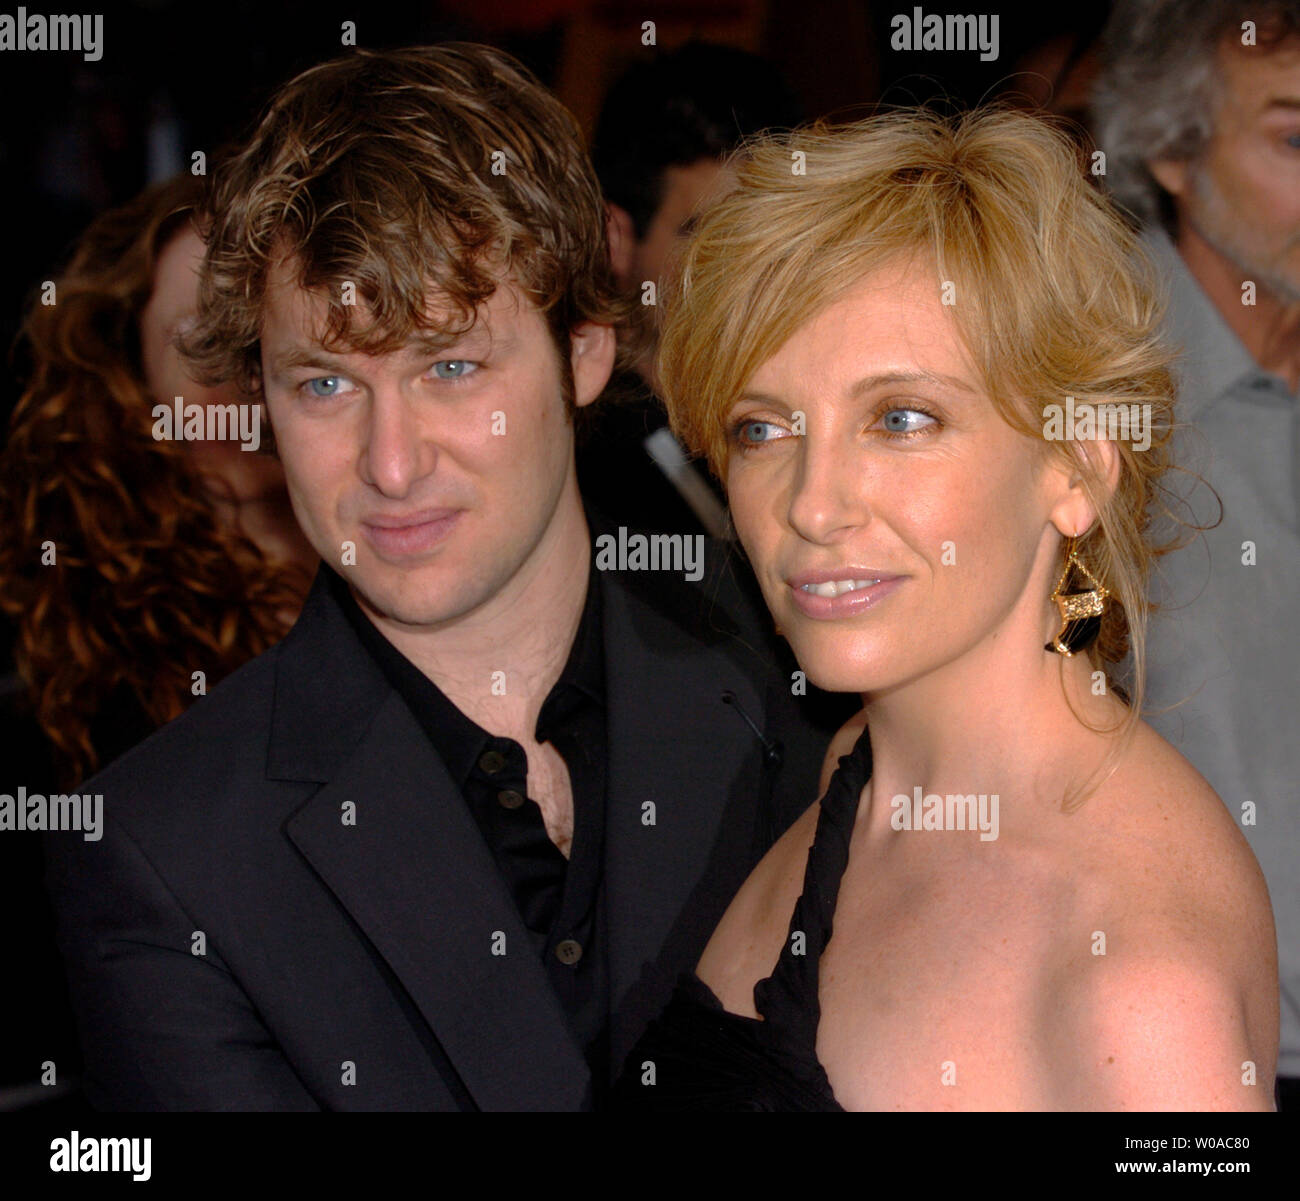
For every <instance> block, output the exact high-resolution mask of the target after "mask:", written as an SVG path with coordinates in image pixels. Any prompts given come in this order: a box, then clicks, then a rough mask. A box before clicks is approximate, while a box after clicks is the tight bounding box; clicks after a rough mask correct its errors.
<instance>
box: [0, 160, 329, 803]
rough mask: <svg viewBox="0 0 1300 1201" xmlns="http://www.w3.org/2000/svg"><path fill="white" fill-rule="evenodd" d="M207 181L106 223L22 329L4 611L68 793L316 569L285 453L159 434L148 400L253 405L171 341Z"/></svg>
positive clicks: (181, 180)
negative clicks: (25, 370)
mask: <svg viewBox="0 0 1300 1201" xmlns="http://www.w3.org/2000/svg"><path fill="white" fill-rule="evenodd" d="M200 188H201V180H198V179H195V178H193V177H189V176H182V177H178V178H177V179H175V180H173V181H170V182H167V183H162V184H158V185H155V186H154V187H152V188H150V189H148V190H147V191H145V192H143V193H142V194H141V195H140V196H138V197H136V198H135V199H134V200H132V201H130V202H129V203H127V204H125V205H122V206H121V207H119V208H117V209H114V210H113V211H111V212H108V213H105V214H103V215H102V216H100V217H99V218H98V219H97V220H96V221H95V222H94V223H93V224H92V225H91V226H90V227H89V228H88V229H87V230H86V232H85V233H84V235H83V236H82V237H81V239H80V240H79V242H78V243H77V245H76V246H75V248H74V250H73V252H72V255H71V258H70V260H69V262H68V264H67V267H66V269H65V270H64V271H63V272H62V274H61V275H60V276H59V277H57V278H56V280H55V281H54V282H55V291H54V303H52V304H47V303H43V299H44V298H41V297H38V298H37V299H36V301H35V303H33V305H32V306H31V309H30V311H29V313H28V315H27V318H26V321H25V323H24V327H23V332H22V337H23V338H24V339H25V340H26V343H27V349H28V352H29V355H30V359H31V363H32V370H31V374H30V378H29V379H28V380H27V385H26V388H25V390H24V392H23V395H22V397H21V399H20V400H19V402H18V404H17V406H16V407H15V410H14V413H13V418H12V422H11V426H10V431H9V438H8V443H7V445H6V447H5V449H4V451H3V453H2V454H0V478H2V479H3V481H4V482H3V485H2V486H0V610H3V612H4V613H6V614H7V615H8V616H9V617H10V618H12V619H13V620H14V621H15V623H16V626H17V644H16V646H15V648H14V658H15V661H16V663H17V666H18V669H19V672H20V674H21V676H22V677H23V680H24V681H25V683H26V684H27V686H28V688H29V690H30V697H31V702H32V705H33V708H34V713H35V717H36V719H37V721H38V722H39V724H40V726H41V727H42V729H43V730H44V732H45V734H46V735H47V736H48V738H49V740H50V743H51V747H52V752H53V760H54V766H55V769H56V773H57V775H58V776H59V778H60V781H61V782H62V783H64V784H66V785H70V784H72V783H75V782H76V781H77V780H78V779H80V778H83V777H84V776H86V775H88V774H90V773H91V772H93V771H94V770H96V769H98V768H99V767H102V766H103V765H104V764H105V763H107V762H108V761H110V760H111V759H113V758H115V757H116V756H117V755H118V754H120V753H121V752H123V751H125V750H127V749H128V748H129V747H130V746H131V745H133V744H134V743H135V742H137V741H139V740H140V739H141V738H143V737H144V736H145V735H147V734H148V733H150V732H151V731H152V730H153V729H154V728H156V727H157V726H159V725H161V724H163V723H165V722H167V721H170V720H171V719H172V718H174V717H176V716H178V715H179V714H180V713H181V712H183V711H184V710H185V709H186V708H187V707H188V705H189V704H191V703H192V702H193V701H194V700H195V699H196V695H201V694H202V693H203V692H204V691H206V689H207V688H210V687H212V686H213V685H214V684H216V682H217V681H218V680H219V679H221V677H223V676H225V675H226V674H228V673H229V672H231V671H233V670H234V669H235V668H236V667H238V666H239V665H240V664H242V663H244V662H245V661H246V660H248V659H251V658H253V657H254V656H255V655H258V654H260V653H261V652H262V651H263V650H265V649H266V648H267V647H268V646H270V645H271V644H272V643H273V642H275V641H277V640H278V639H279V638H280V636H281V635H282V634H284V633H285V632H286V631H287V629H288V627H289V625H290V624H291V623H292V620H293V618H294V617H295V616H296V615H297V611H298V609H299V607H300V605H301V602H302V598H303V597H304V595H305V593H306V589H307V587H308V586H309V584H310V573H311V571H312V570H313V569H314V561H315V556H314V554H313V553H312V551H311V549H310V547H309V546H308V544H307V543H306V541H305V540H304V539H303V537H302V535H301V533H300V532H299V530H298V528H297V525H296V523H295V522H294V519H293V514H292V511H291V509H290V506H289V499H288V495H287V493H286V491H285V487H284V478H283V473H282V471H281V468H280V464H279V462H278V461H277V460H276V459H275V458H274V457H272V456H270V455H267V454H257V453H247V452H244V451H243V450H242V448H241V446H240V445H239V444H238V443H236V442H221V441H204V442H194V441H186V442H174V441H169V440H158V439H156V438H155V437H154V424H155V422H154V416H153V407H154V405H155V404H167V405H169V406H170V405H171V404H172V402H173V399H174V398H175V397H177V396H182V395H183V396H184V398H185V401H186V403H187V405H193V404H198V405H202V406H212V405H218V404H221V405H226V404H230V403H240V402H243V403H252V402H253V400H254V399H255V398H250V397H243V396H240V395H238V394H236V393H234V392H232V391H231V390H230V389H229V388H225V387H223V388H207V387H203V386H201V385H199V384H197V383H196V382H195V381H194V380H193V379H192V378H191V377H189V376H188V375H187V374H186V372H185V371H184V368H183V367H182V363H181V359H180V356H179V354H178V352H177V350H176V348H175V344H174V343H175V338H176V336H177V334H178V333H179V332H181V331H182V330H183V329H184V328H185V326H186V325H187V323H188V321H189V320H190V319H191V318H192V315H193V312H194V309H195V304H196V298H197V283H198V281H197V275H196V271H197V269H198V266H199V263H200V261H201V258H202V253H203V244H202V240H201V238H200V235H199V231H198V230H197V229H196V228H195V225H194V224H193V216H194V210H195V205H196V204H197V203H198V200H199V198H200ZM264 445H265V443H264ZM198 672H202V673H203V675H202V677H201V678H200V677H198V676H196V674H195V673H198ZM29 783H30V784H36V783H39V782H38V781H31V782H29Z"/></svg>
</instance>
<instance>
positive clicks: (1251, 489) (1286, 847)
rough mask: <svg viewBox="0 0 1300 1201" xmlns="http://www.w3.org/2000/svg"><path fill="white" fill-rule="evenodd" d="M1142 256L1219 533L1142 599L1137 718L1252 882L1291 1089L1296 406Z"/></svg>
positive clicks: (1159, 577)
mask: <svg viewBox="0 0 1300 1201" xmlns="http://www.w3.org/2000/svg"><path fill="white" fill-rule="evenodd" d="M1143 243H1144V246H1145V248H1146V250H1147V252H1148V253H1149V254H1150V255H1151V257H1152V258H1153V259H1154V261H1155V262H1156V264H1157V266H1158V267H1159V269H1160V271H1161V274H1162V275H1163V277H1164V280H1165V281H1166V284H1167V287H1168V289H1169V317H1168V323H1167V332H1168V333H1169V335H1170V337H1171V339H1172V340H1173V342H1174V343H1175V344H1176V345H1178V346H1179V347H1180V348H1181V349H1182V351H1183V357H1182V359H1181V360H1180V363H1179V367H1178V375H1179V393H1178V404H1177V409H1176V418H1177V420H1178V422H1179V429H1178V431H1177V434H1176V436H1175V442H1174V462H1175V464H1176V465H1178V466H1179V467H1183V468H1187V469H1189V470H1191V471H1194V472H1197V473H1198V474H1200V475H1201V476H1203V477H1204V478H1205V480H1207V481H1208V482H1209V484H1210V485H1211V486H1212V487H1213V488H1214V490H1215V491H1216V492H1217V493H1218V497H1219V500H1221V501H1222V505H1223V510H1222V511H1223V521H1222V524H1220V525H1219V526H1218V527H1217V528H1215V529H1212V530H1207V531H1206V532H1205V533H1204V534H1196V535H1195V536H1194V537H1193V538H1192V540H1191V541H1190V542H1189V543H1188V544H1187V545H1186V546H1185V547H1183V548H1182V549H1180V550H1177V551H1175V552H1173V553H1172V554H1170V555H1168V556H1166V557H1165V558H1163V559H1161V560H1159V561H1158V563H1157V565H1156V569H1155V575H1154V578H1153V581H1152V595H1153V597H1154V599H1155V600H1156V601H1158V602H1160V603H1162V604H1165V605H1167V606H1168V609H1167V610H1166V611H1164V612H1161V613H1158V614H1157V615H1156V616H1155V617H1153V618H1152V621H1151V624H1150V627H1149V638H1148V645H1147V668H1148V690H1149V691H1148V696H1147V701H1146V705H1145V708H1146V709H1147V711H1148V712H1147V720H1148V721H1150V723H1151V724H1152V725H1153V726H1154V727H1155V728H1156V729H1157V730H1159V731H1160V733H1161V734H1163V735H1164V736H1165V738H1167V739H1168V740H1169V741H1170V742H1171V743H1173V745H1174V746H1175V747H1177V749H1178V750H1179V751H1181V752H1182V754H1183V755H1185V756H1186V757H1187V758H1188V759H1189V760H1191V762H1192V763H1193V765H1195V767H1196V769H1197V770H1198V771H1199V772H1200V773H1201V774H1202V775H1203V776H1205V778H1206V779H1207V780H1208V781H1209V782H1210V784H1211V785H1213V787H1214V789H1215V791H1216V792H1218V794H1219V796H1221V797H1222V798H1223V802H1224V804H1225V805H1227V807H1228V809H1229V811H1230V812H1231V813H1232V815H1233V817H1234V818H1235V819H1236V820H1237V822H1238V824H1239V825H1240V826H1241V829H1242V831H1243V833H1244V834H1245V835H1246V838H1247V839H1248V840H1249V841H1250V845H1251V847H1252V848H1253V849H1254V852H1255V856H1256V857H1257V858H1258V860H1259V863H1260V867H1262V868H1263V870H1264V875H1265V877H1266V878H1267V880H1268V889H1269V895H1270V896H1271V898H1272V902H1273V913H1274V917H1275V919H1276V922H1277V936H1278V954H1279V971H1280V975H1281V984H1282V1045H1281V1057H1280V1059H1279V1062H1278V1072H1279V1074H1281V1075H1286V1076H1300V880H1298V879H1297V868H1298V867H1300V728H1298V727H1297V720H1296V718H1297V709H1298V708H1300V705H1298V704H1297V694H1298V692H1300V688H1298V686H1297V681H1300V621H1298V620H1297V616H1298V614H1297V608H1298V606H1300V422H1298V421H1297V398H1296V396H1295V395H1293V394H1292V393H1291V392H1290V391H1289V389H1288V388H1287V385H1286V383H1285V381H1283V380H1282V379H1281V378H1280V377H1278V376H1276V375H1272V374H1270V373H1269V372H1266V371H1264V370H1263V369H1262V368H1261V367H1260V366H1259V364H1258V363H1256V362H1255V360H1254V359H1253V358H1252V357H1251V355H1250V353H1249V351H1247V350H1246V348H1245V346H1243V345H1242V343H1241V340H1240V339H1239V338H1238V337H1237V336H1236V335H1235V334H1234V333H1233V332H1232V331H1231V330H1230V329H1229V328H1228V326H1227V324H1226V323H1225V322H1224V320H1223V318H1222V317H1221V316H1220V315H1219V312H1218V310H1217V309H1216V308H1215V307H1214V305H1213V303H1212V302H1211V301H1210V299H1209V297H1208V296H1207V295H1206V294H1205V292H1204V291H1203V290H1202V289H1201V287H1200V285H1199V284H1198V283H1197V282H1196V280H1195V278H1194V277H1193V276H1192V274H1191V272H1190V271H1189V270H1188V269H1187V266H1186V264H1185V263H1184V262H1183V260H1182V257H1181V256H1180V255H1179V254H1178V252H1177V250H1176V249H1175V247H1174V245H1173V243H1172V242H1171V241H1170V239H1169V237H1168V236H1167V235H1166V234H1164V233H1163V232H1161V231H1148V232H1147V233H1146V234H1145V235H1144V237H1143ZM1166 479H1167V481H1168V484H1167V486H1168V487H1169V488H1170V489H1171V490H1172V491H1173V492H1174V493H1175V494H1176V495H1177V496H1179V497H1181V498H1183V499H1185V500H1187V501H1188V502H1189V503H1190V506H1191V511H1192V516H1193V518H1194V520H1196V521H1197V522H1198V523H1200V524H1209V523H1211V522H1213V521H1214V520H1215V519H1216V517H1217V516H1218V512H1219V509H1218V504H1217V503H1216V502H1215V499H1214V497H1213V495H1212V494H1211V493H1209V492H1208V490H1207V489H1206V488H1204V487H1203V486H1198V485H1196V484H1195V483H1194V482H1193V481H1191V480H1190V479H1189V478H1188V477H1187V476H1185V475H1183V474H1182V473H1180V472H1178V471H1171V472H1170V473H1169V474H1168V476H1167V477H1166ZM1179 702H1182V703H1179ZM1169 706H1174V707H1173V708H1172V709H1169V711H1168V712H1165V713H1161V712H1160V710H1161V709H1164V708H1167V707H1169ZM1252 809H1253V812H1252Z"/></svg>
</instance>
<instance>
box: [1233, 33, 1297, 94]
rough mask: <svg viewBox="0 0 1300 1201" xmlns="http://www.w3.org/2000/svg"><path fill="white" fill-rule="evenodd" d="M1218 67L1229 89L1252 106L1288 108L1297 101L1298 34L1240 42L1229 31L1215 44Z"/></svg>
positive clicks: (1237, 37) (1238, 38)
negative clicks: (1247, 42)
mask: <svg viewBox="0 0 1300 1201" xmlns="http://www.w3.org/2000/svg"><path fill="white" fill-rule="evenodd" d="M1219 68H1220V71H1221V72H1222V74H1223V76H1224V77H1225V79H1226V82H1227V83H1228V85H1229V92H1230V93H1231V94H1234V95H1235V98H1236V99H1238V100H1239V101H1245V102H1247V103H1248V104H1250V105H1251V106H1252V107H1257V108H1267V107H1270V106H1273V105H1276V104H1281V105H1283V106H1285V107H1291V106H1293V105H1294V104H1295V103H1296V102H1298V101H1300V36H1291V37H1287V38H1284V39H1283V40H1281V41H1279V42H1276V43H1263V44H1257V45H1242V43H1241V39H1240V37H1239V36H1238V35H1237V34H1234V33H1229V34H1227V35H1225V36H1224V38H1223V39H1222V41H1220V43H1219Z"/></svg>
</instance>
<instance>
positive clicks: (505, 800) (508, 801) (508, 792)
mask: <svg viewBox="0 0 1300 1201" xmlns="http://www.w3.org/2000/svg"><path fill="white" fill-rule="evenodd" d="M497 800H498V801H500V802H501V807H502V808H503V809H518V808H519V806H520V805H522V804H523V803H524V794H523V793H522V792H516V791H515V790H514V789H513V788H507V789H505V790H504V791H503V792H498V793H497Z"/></svg>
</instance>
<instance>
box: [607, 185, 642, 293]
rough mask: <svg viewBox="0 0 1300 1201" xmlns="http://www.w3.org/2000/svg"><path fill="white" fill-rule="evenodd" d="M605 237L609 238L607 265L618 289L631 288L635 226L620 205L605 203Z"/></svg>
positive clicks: (634, 255)
mask: <svg viewBox="0 0 1300 1201" xmlns="http://www.w3.org/2000/svg"><path fill="white" fill-rule="evenodd" d="M605 236H606V237H607V238H609V263H610V266H611V267H612V268H613V271H614V278H615V280H617V281H618V286H619V287H620V288H630V287H632V286H633V283H634V281H633V279H632V267H633V263H634V261H635V259H636V226H635V225H634V224H633V222H632V214H631V213H629V212H628V211H627V209H625V208H623V206H622V205H618V204H614V203H612V202H610V201H606V203H605Z"/></svg>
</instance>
